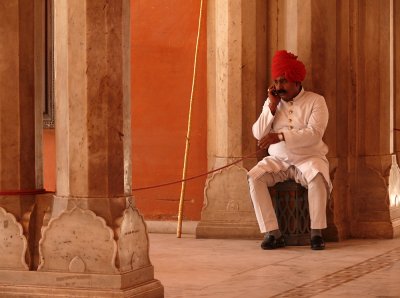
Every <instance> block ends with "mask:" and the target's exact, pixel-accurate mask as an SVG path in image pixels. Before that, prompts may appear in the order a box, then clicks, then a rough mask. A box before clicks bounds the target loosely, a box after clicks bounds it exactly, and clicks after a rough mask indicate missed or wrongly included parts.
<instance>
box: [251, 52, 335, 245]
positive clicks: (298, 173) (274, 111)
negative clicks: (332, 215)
mask: <svg viewBox="0 0 400 298" xmlns="http://www.w3.org/2000/svg"><path fill="white" fill-rule="evenodd" d="M271 73H272V78H273V79H274V83H273V84H272V85H271V86H270V87H269V89H268V98H267V100H266V101H265V103H264V106H263V109H262V112H261V115H260V117H259V118H258V119H257V121H256V122H255V123H254V125H253V135H254V137H255V138H256V139H257V140H258V145H259V146H260V147H261V148H264V149H268V153H269V156H267V157H265V158H264V159H263V160H261V161H260V162H259V163H258V164H257V165H256V166H255V167H254V168H252V169H251V170H250V171H249V173H248V181H249V186H250V195H251V199H252V201H253V206H254V210H255V213H256V218H257V221H258V224H259V226H260V230H261V232H262V233H266V235H265V238H264V240H263V241H262V243H261V247H262V248H263V249H275V248H278V247H284V246H285V239H284V237H283V236H282V234H281V232H280V230H279V226H278V222H277V218H276V214H275V211H274V208H273V205H272V201H271V196H270V194H269V191H268V187H270V186H273V185H275V184H276V183H278V182H282V181H285V180H288V179H293V180H295V181H296V182H297V183H300V184H301V185H303V186H304V187H306V188H308V203H309V210H310V220H311V248H312V249H314V250H321V249H324V248H325V243H324V240H323V238H322V234H321V229H324V228H326V227H327V224H326V203H327V198H328V196H329V194H330V191H331V190H332V184H331V181H330V178H329V163H328V160H327V159H326V156H325V155H326V154H327V152H328V146H327V145H326V144H325V143H324V142H323V141H322V137H323V135H324V132H325V129H326V126H327V123H328V116H329V115H328V109H327V106H326V103H325V99H324V97H322V96H321V95H318V94H316V93H313V92H310V91H305V90H304V88H303V87H302V84H301V82H302V81H303V80H304V78H305V75H306V69H305V66H304V64H303V63H302V62H301V61H299V60H297V56H295V55H293V54H292V53H288V52H286V51H277V52H276V53H275V55H274V57H273V59H272V70H271Z"/></svg>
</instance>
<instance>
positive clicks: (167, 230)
mask: <svg viewBox="0 0 400 298" xmlns="http://www.w3.org/2000/svg"><path fill="white" fill-rule="evenodd" d="M198 224H199V222H198V221H183V222H182V233H183V234H191V235H194V234H195V233H196V227H197V225H198ZM146 225H147V232H148V233H158V234H176V229H177V226H178V221H171V220H168V221H162V220H146Z"/></svg>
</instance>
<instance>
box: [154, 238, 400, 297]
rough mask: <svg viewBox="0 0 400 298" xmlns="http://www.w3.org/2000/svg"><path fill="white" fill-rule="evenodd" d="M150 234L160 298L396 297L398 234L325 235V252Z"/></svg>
mask: <svg viewBox="0 0 400 298" xmlns="http://www.w3.org/2000/svg"><path fill="white" fill-rule="evenodd" d="M149 237H150V258H151V262H152V263H153V265H154V268H155V277H156V278H157V279H159V280H160V281H161V283H162V284H163V285H164V288H165V297H166V298H181V297H182V298H192V297H213V298H228V297H232V298H233V297H245V298H265V297H358V298H360V297H363V298H364V297H380V298H388V297H398V298H400V238H396V239H391V240H378V239H373V240H365V239H364V240H361V239H353V240H346V241H342V242H329V243H327V248H326V250H324V251H312V250H311V249H309V248H308V247H305V246H297V247H295V246H292V247H286V248H284V249H278V250H273V251H264V250H262V249H261V248H260V240H220V239H195V237H194V236H193V235H189V234H184V235H183V236H182V238H176V236H175V235H174V234H155V233H150V234H149Z"/></svg>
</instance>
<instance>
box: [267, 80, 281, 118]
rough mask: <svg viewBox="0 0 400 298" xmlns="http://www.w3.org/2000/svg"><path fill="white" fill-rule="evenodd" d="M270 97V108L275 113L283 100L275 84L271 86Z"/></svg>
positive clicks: (269, 89)
mask: <svg viewBox="0 0 400 298" xmlns="http://www.w3.org/2000/svg"><path fill="white" fill-rule="evenodd" d="M268 98H269V109H270V110H271V112H272V114H273V115H275V112H276V107H277V106H278V104H279V102H280V101H281V98H280V97H279V95H278V93H276V88H275V85H271V86H269V88H268Z"/></svg>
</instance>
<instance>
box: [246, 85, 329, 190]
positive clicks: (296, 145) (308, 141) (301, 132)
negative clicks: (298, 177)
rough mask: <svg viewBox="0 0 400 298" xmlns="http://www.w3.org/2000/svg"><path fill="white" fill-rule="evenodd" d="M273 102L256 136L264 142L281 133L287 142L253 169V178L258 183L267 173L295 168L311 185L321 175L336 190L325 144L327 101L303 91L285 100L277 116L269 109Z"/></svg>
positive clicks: (272, 148) (259, 121) (257, 125)
mask: <svg viewBox="0 0 400 298" xmlns="http://www.w3.org/2000/svg"><path fill="white" fill-rule="evenodd" d="M269 102H270V101H269V99H267V100H266V101H265V103H264V106H263V109H262V112H261V115H260V117H259V118H258V119H257V121H256V122H255V123H254V125H253V135H254V137H255V138H256V139H257V140H260V139H261V138H262V137H263V136H265V135H266V134H268V133H269V132H281V133H283V134H284V136H285V141H282V142H279V143H277V144H273V145H271V146H270V147H269V149H268V153H269V156H267V157H264V159H263V160H261V161H260V162H259V163H258V164H257V165H256V166H255V167H254V168H253V169H251V170H250V171H249V176H251V177H253V178H255V179H256V178H258V177H260V176H262V175H263V174H264V173H265V172H279V171H284V170H286V169H287V168H288V167H290V166H291V165H294V166H296V167H297V168H298V169H299V170H300V171H301V172H302V174H303V175H304V177H305V178H306V180H307V182H310V181H311V180H312V179H313V178H314V177H315V175H317V174H318V173H321V174H322V175H323V176H324V178H325V180H326V182H327V183H328V186H329V189H330V190H332V183H331V181H330V178H329V163H328V160H327V159H326V156H325V155H326V154H327V153H328V146H327V145H326V144H325V143H324V142H323V141H322V137H323V135H324V132H325V129H326V126H327V124H328V118H329V113H328V108H327V106H326V103H325V99H324V97H323V96H321V95H318V94H316V93H313V92H308V91H304V89H302V90H301V91H300V93H299V94H298V95H297V96H296V97H295V98H294V99H293V101H291V102H286V101H284V100H281V101H280V103H279V104H278V107H277V110H276V112H275V115H272V113H271V111H270V109H269V107H268V105H269Z"/></svg>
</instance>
